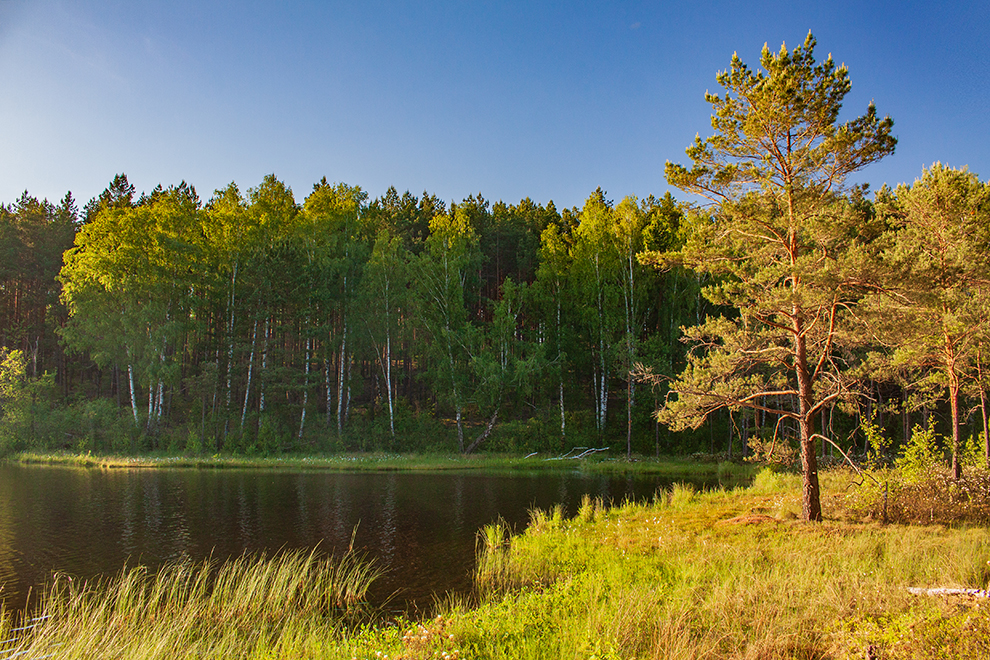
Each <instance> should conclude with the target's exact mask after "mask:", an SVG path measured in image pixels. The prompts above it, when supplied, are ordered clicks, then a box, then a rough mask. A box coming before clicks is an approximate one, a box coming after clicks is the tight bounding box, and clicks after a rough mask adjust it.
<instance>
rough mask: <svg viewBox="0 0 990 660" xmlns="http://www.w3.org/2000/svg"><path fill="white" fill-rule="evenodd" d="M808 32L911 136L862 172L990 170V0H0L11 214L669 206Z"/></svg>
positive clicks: (855, 108)
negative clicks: (696, 163) (115, 189)
mask: <svg viewBox="0 0 990 660" xmlns="http://www.w3.org/2000/svg"><path fill="white" fill-rule="evenodd" d="M809 29H810V30H812V31H813V32H814V34H815V37H816V38H817V40H818V49H817V51H816V54H817V55H818V56H819V57H820V58H821V57H824V56H825V55H826V54H828V53H829V52H831V53H832V54H833V56H834V58H835V59H836V60H837V61H838V62H844V63H846V64H847V65H848V66H849V69H850V78H851V80H852V92H851V93H850V94H849V95H848V96H847V97H846V104H845V107H844V117H843V118H844V119H850V118H852V117H854V116H858V115H859V114H862V112H863V111H864V110H865V109H866V106H867V104H868V103H869V102H870V100H871V99H872V100H874V101H875V102H876V105H877V108H878V111H879V112H880V114H881V115H884V114H889V115H890V116H891V117H892V118H893V119H894V122H895V134H896V135H897V136H898V138H899V140H900V142H899V144H898V147H897V153H896V154H895V155H894V156H892V157H890V158H889V159H887V160H885V161H883V162H881V163H879V164H877V165H874V166H872V167H870V168H867V169H866V170H863V171H862V172H861V174H860V176H859V177H858V180H860V181H868V182H870V183H871V184H872V186H873V188H874V189H876V188H879V186H880V185H881V184H882V183H884V182H887V183H891V184H896V183H899V182H911V181H913V180H914V179H915V178H917V177H918V176H919V175H920V174H921V169H922V167H923V166H928V165H930V164H931V163H932V162H934V161H936V160H938V161H942V162H943V163H946V164H949V165H951V166H955V167H959V166H963V165H968V166H969V168H970V170H971V171H974V172H976V173H977V174H979V175H980V176H981V178H983V179H984V180H986V179H988V178H990V81H988V71H990V3H987V2H986V0H982V1H980V2H952V1H948V2H942V3H934V2H930V1H926V2H821V1H818V2H801V1H797V0H790V1H787V2H755V3H751V2H740V1H738V0H735V1H733V2H705V1H703V0H698V1H696V2H659V1H658V2H574V3H565V2H542V1H540V0H527V1H523V2H468V1H457V2H442V1H420V2H387V1H374V0H366V1H361V2H346V3H344V2H296V1H285V2H271V1H268V2H251V1H245V2H224V1H219V0H196V1H195V2H187V1H186V0H171V1H167V2H166V1H159V0H148V1H145V2H141V1H138V0H132V1H130V2H110V1H107V2H91V1H87V0H76V1H69V0H65V1H61V2H59V1H54V0H0V90H2V93H0V201H2V202H11V201H14V200H15V199H16V198H17V197H18V196H19V195H20V193H21V192H22V191H23V190H25V189H27V190H28V191H30V192H31V193H32V194H33V195H36V196H38V197H48V198H49V199H52V200H53V201H56V200H58V199H59V198H61V197H62V195H64V194H65V192H66V191H67V190H71V191H72V192H73V194H74V195H75V197H76V198H77V199H78V200H79V203H80V206H81V205H82V204H83V203H85V202H86V201H87V200H88V199H90V198H91V197H93V196H94V195H97V194H98V193H99V192H100V191H101V190H102V189H103V188H104V187H106V185H107V183H108V182H109V180H110V179H111V178H112V177H113V176H114V174H116V173H118V172H125V173H127V175H128V177H129V178H130V180H131V182H132V183H134V184H135V185H136V186H137V188H138V190H139V191H141V190H150V189H151V188H153V187H154V186H155V185H156V184H158V183H162V184H164V185H166V186H167V185H169V184H173V183H178V182H179V181H180V180H186V181H188V182H189V183H192V184H194V185H195V186H196V187H197V189H198V190H199V192H200V196H201V197H203V198H204V199H206V198H208V197H209V196H210V195H211V193H212V191H213V190H214V189H216V188H219V187H222V186H223V185H225V184H226V183H228V182H230V181H236V182H237V183H238V185H240V186H241V188H242V189H245V188H248V187H250V186H254V185H257V184H258V183H259V182H260V181H261V179H262V177H263V176H264V175H265V174H267V173H271V172H274V173H275V174H276V175H277V176H278V177H279V178H281V179H283V180H284V181H286V182H287V183H288V184H289V185H290V186H292V188H293V190H294V191H295V193H296V197H297V199H298V200H300V201H301V200H302V199H303V198H304V197H305V196H306V194H308V192H309V191H310V190H311V188H312V184H313V183H314V182H316V181H318V180H319V179H320V177H323V176H326V177H327V179H328V180H330V181H343V182H346V183H349V184H352V185H360V186H361V187H362V188H364V189H365V190H367V191H368V192H369V194H370V195H371V196H372V197H376V196H378V195H380V194H382V193H383V192H384V191H385V190H386V189H387V187H388V186H389V185H395V186H396V187H397V188H398V189H399V191H400V192H402V191H404V190H407V189H408V190H410V191H412V192H413V193H416V194H419V193H421V192H423V191H424V190H427V191H429V192H431V193H434V194H437V195H439V196H440V197H441V198H443V199H445V200H447V201H450V200H460V199H462V198H463V197H466V196H467V195H469V194H474V193H478V192H481V193H482V194H484V196H485V197H486V198H488V199H490V200H498V199H502V200H505V201H506V202H509V203H514V202H518V201H519V200H520V199H521V198H523V197H527V196H528V197H531V198H532V199H533V200H534V201H537V202H540V203H545V202H547V201H548V200H550V199H552V200H554V202H555V203H556V204H557V207H558V208H562V207H565V206H567V207H569V206H573V205H581V204H582V203H583V201H584V199H585V198H586V197H587V196H588V195H589V193H591V192H592V191H593V190H594V189H595V188H596V187H598V186H601V187H602V188H604V189H605V190H606V191H608V194H609V197H610V198H613V199H616V200H618V199H620V198H622V197H624V196H625V195H637V196H639V197H645V196H646V195H648V194H650V193H653V194H662V193H663V192H665V191H666V190H668V187H667V185H666V182H665V180H664V177H663V167H664V163H665V162H666V161H667V160H673V161H675V162H686V160H687V159H686V156H685V155H684V149H685V147H687V146H688V144H689V143H690V142H691V141H692V139H693V138H694V136H695V134H697V133H700V134H701V135H702V137H707V136H708V135H710V132H711V131H710V124H709V117H710V107H709V106H708V105H707V104H706V103H705V102H704V93H705V91H706V90H711V91H718V89H719V88H718V86H717V84H716V83H715V73H716V71H719V70H722V69H725V68H726V67H727V66H728V64H729V60H730V58H731V56H732V53H733V52H736V51H738V53H739V55H740V56H741V57H742V59H743V61H745V62H747V63H748V64H750V65H751V66H756V65H757V64H758V57H759V52H760V49H761V48H762V46H763V44H764V43H768V44H769V45H770V47H771V48H773V49H777V48H779V47H780V44H781V43H782V42H785V41H786V43H787V44H788V46H789V47H793V46H796V45H798V44H799V43H800V42H802V41H803V39H804V37H805V36H806V35H807V33H808V30H809ZM675 194H676V191H675Z"/></svg>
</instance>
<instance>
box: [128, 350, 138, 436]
mask: <svg viewBox="0 0 990 660" xmlns="http://www.w3.org/2000/svg"><path fill="white" fill-rule="evenodd" d="M127 380H128V382H129V383H130V386H131V411H132V412H133V413H134V426H137V425H138V424H139V423H140V422H138V411H137V397H136V396H135V395H134V365H133V364H128V365H127Z"/></svg>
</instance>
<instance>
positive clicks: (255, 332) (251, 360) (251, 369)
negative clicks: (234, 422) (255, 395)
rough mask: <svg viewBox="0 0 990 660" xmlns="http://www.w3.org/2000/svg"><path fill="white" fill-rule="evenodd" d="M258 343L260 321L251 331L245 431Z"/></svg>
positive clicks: (243, 418)
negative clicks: (255, 350)
mask: <svg viewBox="0 0 990 660" xmlns="http://www.w3.org/2000/svg"><path fill="white" fill-rule="evenodd" d="M257 343H258V320H257V319H255V321H254V329H253V330H252V331H251V357H249V358H248V372H247V383H246V384H245V386H244V406H243V407H241V430H242V431H243V430H244V420H245V419H246V418H247V409H248V399H250V398H251V375H252V373H253V372H254V349H255V346H256V345H257Z"/></svg>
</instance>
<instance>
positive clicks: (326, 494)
mask: <svg viewBox="0 0 990 660" xmlns="http://www.w3.org/2000/svg"><path fill="white" fill-rule="evenodd" d="M669 483H670V482H669V480H665V479H661V478H658V477H644V476H633V475H621V476H608V475H596V474H586V473H582V472H580V471H578V470H574V471H563V470H560V471H534V472H525V473H520V472H511V473H506V472H501V473H490V472H484V471H480V470H472V471H458V472H451V471H444V472H384V473H340V472H322V471H281V470H233V469H223V470H205V469H161V468H155V469H106V470H100V469H80V468H67V467H47V466H24V465H16V464H0V584H2V590H0V598H3V599H4V600H5V602H6V605H7V606H8V607H22V606H23V604H24V602H25V598H26V596H27V594H28V590H29V589H32V588H33V589H37V588H38V586H39V585H43V584H45V583H46V582H47V581H48V580H49V579H50V578H51V576H52V573H53V572H54V571H61V572H65V573H68V574H69V575H72V576H74V577H77V578H90V577H94V576H98V575H106V574H113V573H116V572H118V571H119V570H120V569H121V567H122V566H124V565H125V564H128V565H136V564H144V565H147V566H150V567H158V566H160V565H161V564H162V563H164V562H169V561H175V560H181V559H192V560H201V559H204V558H206V557H208V556H210V555H211V554H212V556H213V557H215V558H217V559H223V558H226V557H230V556H234V555H239V554H241V553H242V552H245V551H248V552H254V551H262V550H266V551H269V552H275V551H277V550H279V549H281V548H287V549H295V548H307V549H309V548H313V547H319V548H320V549H322V550H324V551H326V552H336V553H342V552H344V551H346V549H347V547H348V545H349V544H350V543H351V540H352V535H353V540H354V546H355V548H356V549H358V550H360V551H361V552H363V553H365V554H366V555H367V556H368V557H369V558H373V559H374V561H375V562H376V563H377V565H378V566H379V567H380V568H382V569H384V570H385V574H384V575H383V576H382V577H381V578H379V579H378V580H377V581H376V583H375V584H374V585H373V587H372V590H371V594H370V599H371V600H372V603H373V604H374V605H376V606H384V607H385V608H386V609H389V610H413V609H416V608H420V609H422V608H428V607H429V606H430V605H431V604H432V603H433V599H434V597H435V596H437V595H438V596H442V595H444V594H446V593H449V592H466V591H468V590H470V588H471V573H472V571H473V569H474V562H475V539H476V534H477V531H478V530H479V529H480V528H481V527H482V526H484V525H486V524H488V523H491V522H494V521H496V520H498V519H499V518H500V517H501V518H502V519H504V520H505V521H506V522H508V523H509V524H510V525H511V526H512V527H513V528H514V529H516V530H517V531H519V530H522V529H523V528H524V527H525V524H526V522H527V521H528V518H529V514H528V512H529V510H530V509H532V508H534V507H536V508H543V509H546V508H550V507H552V506H554V505H555V504H562V505H564V506H565V507H566V509H567V510H568V512H569V513H571V514H573V513H574V512H575V510H576V508H577V505H578V504H579V503H580V501H581V498H582V496H583V495H585V494H589V495H591V496H592V497H602V498H603V499H605V500H606V501H609V500H611V501H615V502H620V501H622V500H625V499H635V500H644V499H649V498H651V497H652V496H653V494H654V493H655V492H656V490H657V489H658V488H663V487H666V486H668V485H669Z"/></svg>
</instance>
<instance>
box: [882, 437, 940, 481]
mask: <svg viewBox="0 0 990 660" xmlns="http://www.w3.org/2000/svg"><path fill="white" fill-rule="evenodd" d="M939 444H940V443H939V439H938V436H937V435H936V434H935V431H934V430H933V429H932V428H931V427H929V428H927V429H926V428H922V427H921V426H915V427H914V429H913V430H912V431H911V439H910V440H909V441H908V442H907V443H905V445H904V447H903V448H902V449H901V453H900V455H899V456H898V457H897V458H896V459H895V460H894V467H896V468H897V470H898V471H899V472H900V475H901V477H902V478H903V479H904V481H905V482H906V483H909V484H911V483H918V482H920V481H923V480H926V479H930V478H931V477H932V476H933V475H934V474H935V473H936V472H938V471H939V470H940V469H942V468H944V467H945V454H944V453H943V451H942V448H941V447H940V446H939Z"/></svg>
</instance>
